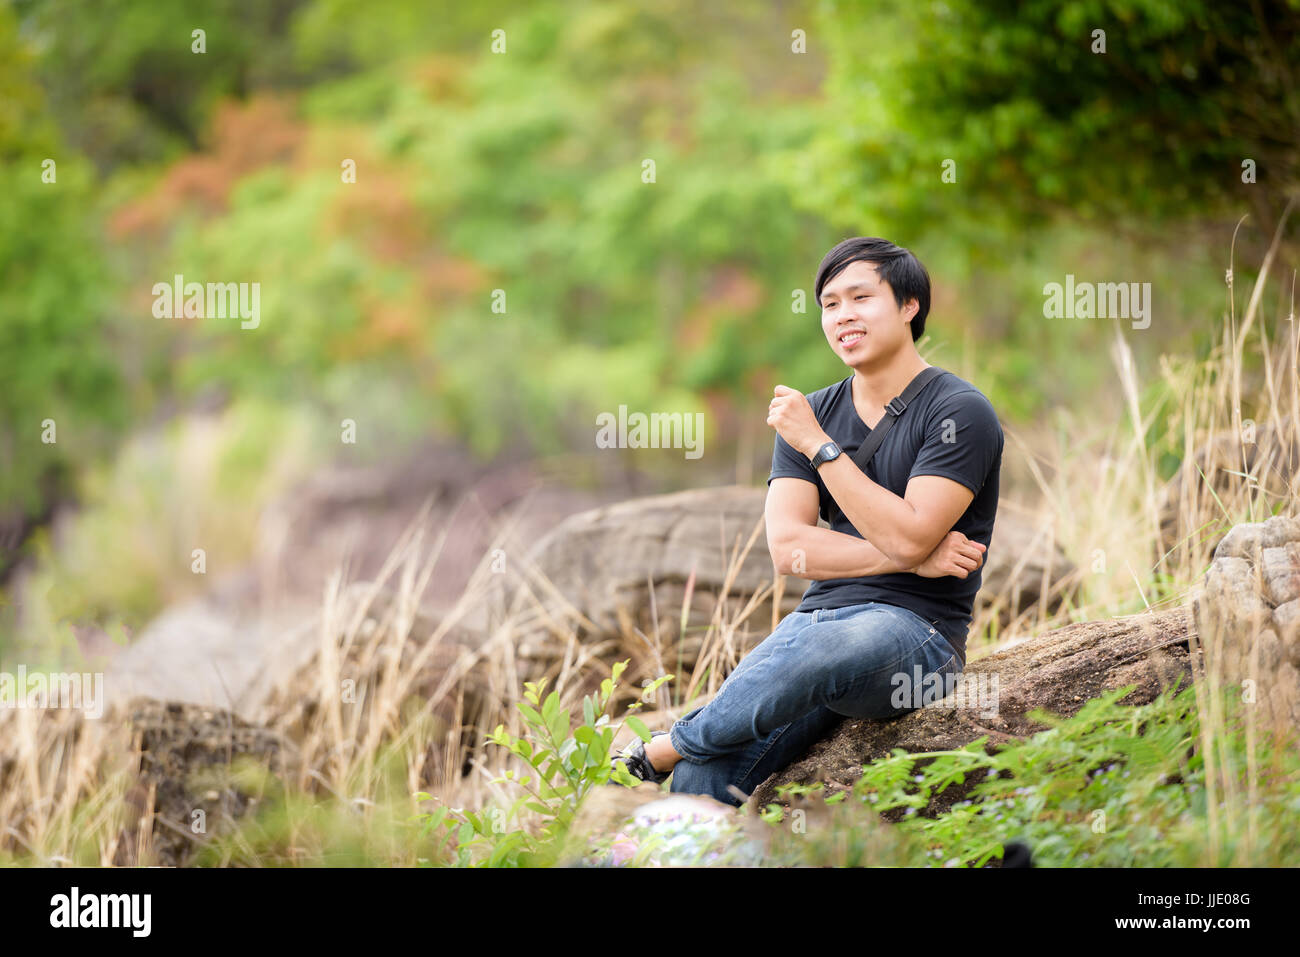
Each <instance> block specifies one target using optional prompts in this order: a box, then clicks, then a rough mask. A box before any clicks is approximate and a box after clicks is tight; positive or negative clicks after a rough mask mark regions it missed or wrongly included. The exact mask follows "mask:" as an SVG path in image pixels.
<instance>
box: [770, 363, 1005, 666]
mask: <svg viewBox="0 0 1300 957" xmlns="http://www.w3.org/2000/svg"><path fill="white" fill-rule="evenodd" d="M852 382H853V376H852V375H850V376H849V377H848V378H846V379H844V380H843V381H841V382H837V383H835V384H834V385H830V386H827V387H826V388H824V389H818V390H817V391H816V392H813V393H810V394H809V395H808V403H809V405H811V406H812V410H813V413H814V414H815V415H816V416H817V421H818V422H819V423H820V424H821V427H822V428H823V429H824V430H825V431H826V434H827V435H829V436H830V437H831V438H832V439H833V440H834V441H835V442H836V444H838V445H839V447H840V448H841V449H842V450H843V451H844V454H846V455H849V456H852V454H853V453H854V452H856V451H857V450H858V448H859V447H860V446H861V445H862V443H863V442H864V441H865V440H866V438H867V436H868V435H869V434H870V432H871V430H870V429H868V428H867V424H866V423H865V422H863V421H862V416H860V415H858V410H857V408H856V407H855V406H854V405H853V388H852ZM882 412H883V410H882ZM881 421H884V420H883V418H882V420H881ZM1002 445H1003V436H1002V426H1001V424H1000V423H999V422H998V417H997V413H995V412H994V411H993V406H992V405H991V404H990V403H989V400H988V399H987V398H985V397H984V394H983V393H981V392H980V391H979V390H978V389H976V388H975V387H974V386H973V385H971V384H970V383H969V382H967V381H966V380H965V379H962V378H961V377H959V376H957V375H954V374H953V373H951V372H947V371H945V372H943V373H942V374H941V375H937V376H935V377H934V378H933V379H931V380H930V381H929V382H928V383H926V385H925V388H924V389H922V390H921V392H920V394H919V395H917V397H916V398H915V399H914V400H913V401H912V402H911V403H910V404H909V405H908V406H907V409H906V410H905V411H904V412H903V414H902V415H901V416H900V417H899V419H898V421H897V422H895V423H894V425H893V427H892V428H891V429H890V430H889V432H888V433H887V434H886V435H885V440H884V441H883V442H882V443H881V444H880V447H879V448H878V449H876V454H875V455H873V456H872V457H871V461H870V462H868V463H867V468H866V474H867V477H868V478H869V479H871V480H872V481H873V482H875V483H877V484H878V485H881V486H883V487H884V488H887V489H888V490H889V491H891V492H893V493H894V494H895V495H897V496H899V497H900V498H901V497H902V496H903V495H904V493H905V492H906V491H907V482H908V480H909V479H910V478H911V477H912V476H914V475H942V476H944V477H945V478H950V479H952V480H953V481H956V482H960V483H961V484H962V485H964V486H966V487H967V488H968V489H970V490H971V491H972V492H974V493H975V498H974V499H973V500H972V501H971V503H970V506H969V507H968V508H967V509H966V511H965V512H963V513H962V516H961V518H959V519H957V524H956V525H954V526H953V528H955V529H956V530H957V531H959V532H961V533H963V534H964V535H966V537H967V538H970V539H972V540H974V541H977V542H981V543H983V545H984V546H985V552H984V564H983V565H981V566H980V568H979V569H978V570H977V571H975V572H973V573H972V574H970V575H967V576H966V577H965V578H957V577H955V576H945V577H943V578H923V577H921V576H920V575H916V574H913V573H911V572H894V573H891V574H886V575H866V576H863V577H861V578H833V579H826V580H824V581H814V582H813V583H812V584H811V585H810V586H809V587H808V590H807V591H805V592H804V595H803V601H802V602H801V603H800V604H799V607H798V608H797V609H796V610H797V611H803V612H808V611H812V610H813V609H815V608H843V607H844V606H846V605H858V604H862V603H864V602H868V601H879V602H884V603H886V604H890V605H901V606H902V607H904V608H907V609H910V610H911V611H914V612H916V613H917V614H918V615H920V616H921V617H922V618H924V619H925V620H926V621H928V622H929V623H930V624H932V625H933V626H934V627H935V628H937V629H938V630H939V632H940V633H941V634H942V635H943V636H944V637H945V638H947V639H948V642H949V643H950V644H951V645H952V646H953V648H955V649H956V650H957V653H958V656H959V657H960V658H961V660H962V662H963V664H964V663H965V661H966V632H967V629H968V628H969V627H970V621H971V609H972V607H973V606H974V602H975V593H976V592H978V591H979V588H980V582H981V579H982V578H983V572H984V569H985V568H986V567H987V565H988V548H989V545H990V540H991V539H992V537H993V518H994V515H995V514H996V513H997V508H998V474H999V472H1000V471H1001V468H1002ZM782 476H789V477H792V478H801V479H805V480H806V481H809V482H812V483H813V484H814V485H816V486H817V491H818V494H819V495H820V500H821V517H822V518H823V519H824V520H829V519H828V506H829V505H830V503H831V502H832V498H831V495H830V493H829V492H827V491H826V486H825V485H824V484H823V483H822V480H821V477H820V476H819V475H818V474H817V471H816V470H815V469H814V468H813V467H812V466H811V465H809V464H808V459H807V458H805V457H804V456H803V455H802V454H801V453H799V452H797V451H796V450H795V449H794V448H792V447H791V446H790V444H789V443H788V442H786V441H785V439H783V438H781V436H780V435H778V436H777V437H776V447H775V449H774V450H773V453H772V475H771V477H769V478H768V480H767V482H768V484H769V485H771V484H772V479H774V478H780V477H782ZM831 528H832V529H833V530H835V531H837V532H843V533H845V534H847V535H853V536H855V537H857V538H862V537H863V536H862V535H860V534H858V530H857V529H856V528H854V527H853V525H852V524H851V523H850V522H849V520H848V518H847V517H845V515H844V513H843V511H842V510H838V509H837V517H836V519H835V521H834V523H832V525H831Z"/></svg>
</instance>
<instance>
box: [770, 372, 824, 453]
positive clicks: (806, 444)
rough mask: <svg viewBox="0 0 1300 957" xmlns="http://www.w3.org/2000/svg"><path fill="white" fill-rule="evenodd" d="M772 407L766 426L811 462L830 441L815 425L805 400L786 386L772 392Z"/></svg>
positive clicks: (814, 417) (817, 425)
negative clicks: (818, 451) (774, 430)
mask: <svg viewBox="0 0 1300 957" xmlns="http://www.w3.org/2000/svg"><path fill="white" fill-rule="evenodd" d="M772 395H773V399H772V404H771V405H769V406H768V407H767V424H768V425H770V426H771V427H772V428H774V429H776V431H777V434H778V435H780V436H781V438H783V439H785V440H786V442H788V443H789V444H790V447H791V448H793V449H794V450H795V451H797V452H801V453H803V456H804V457H805V458H809V459H810V458H812V457H813V456H814V455H816V454H817V450H818V449H820V448H821V447H822V446H823V445H825V444H826V443H827V442H829V441H830V440H831V437H830V436H829V435H827V434H826V431H825V430H824V429H823V428H822V427H821V425H820V424H818V422H817V416H815V415H814V414H813V410H812V406H811V405H809V404H808V399H807V397H806V396H805V395H804V394H803V393H802V392H799V391H797V390H795V389H791V388H789V387H788V386H783V385H779V386H777V387H776V388H775V389H773V390H772Z"/></svg>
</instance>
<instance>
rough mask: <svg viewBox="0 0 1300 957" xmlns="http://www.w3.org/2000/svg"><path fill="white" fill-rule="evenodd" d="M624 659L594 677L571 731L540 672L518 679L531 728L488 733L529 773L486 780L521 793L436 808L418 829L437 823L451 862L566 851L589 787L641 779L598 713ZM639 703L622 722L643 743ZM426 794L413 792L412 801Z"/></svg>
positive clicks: (542, 862)
mask: <svg viewBox="0 0 1300 957" xmlns="http://www.w3.org/2000/svg"><path fill="white" fill-rule="evenodd" d="M627 665H628V661H620V662H616V663H615V664H614V666H613V671H612V674H611V677H609V678H605V679H604V680H602V681H601V683H600V690H599V692H598V693H597V694H595V695H584V696H583V699H582V720H581V722H579V723H578V724H576V725H574V726H573V728H572V729H570V720H571V719H570V714H569V709H567V708H562V707H560V696H559V693H558V692H555V691H552V692H551V693H550V694H548V695H546V697H545V698H543V697H542V694H543V693H544V692H545V689H546V679H545V678H543V679H542V680H541V681H539V682H532V681H527V682H524V688H525V692H524V698H525V699H526V700H525V701H521V702H518V704H517V707H518V708H519V712H520V714H521V715H522V716H523V720H524V724H525V725H526V726H527V727H528V728H529V729H530V730H528V731H527V732H525V734H524V736H523V737H515V736H514V735H511V734H509V733H507V732H506V730H505V728H504V726H503V725H498V726H497V727H496V728H495V729H494V730H493V731H492V733H491V734H490V735H488V738H487V740H488V741H490V742H491V743H493V744H496V745H499V746H501V747H503V748H505V749H507V750H508V751H509V752H510V753H511V754H513V755H515V756H516V757H518V758H519V759H521V760H522V761H525V762H526V763H527V764H528V766H529V767H530V768H532V770H533V772H534V773H529V774H524V775H523V776H518V775H516V774H515V772H514V771H513V770H507V771H506V772H505V774H504V775H502V776H501V777H498V778H495V779H493V783H509V784H512V785H514V786H516V787H518V788H519V789H520V790H521V791H522V792H523V793H522V794H520V796H519V797H518V798H517V799H516V800H514V801H513V802H512V803H511V804H510V805H509V806H508V807H505V808H500V807H488V808H485V809H483V810H480V811H467V810H460V809H447V808H438V809H436V810H434V811H432V812H430V813H428V814H424V815H420V817H419V819H420V820H421V822H422V823H421V832H420V833H421V834H422V835H423V834H428V833H432V832H436V831H438V829H442V833H443V841H444V842H451V843H452V844H454V847H455V855H456V862H457V863H458V864H459V865H461V866H487V867H538V866H550V865H553V864H555V863H557V861H558V860H559V858H560V856H561V855H562V854H563V853H564V851H565V847H564V839H565V837H566V835H567V834H568V830H569V827H570V825H571V824H572V823H573V819H574V816H575V814H576V813H577V811H578V808H579V806H580V805H581V803H582V799H583V798H584V797H585V796H586V795H587V794H588V793H589V792H590V791H591V789H592V788H594V787H600V786H602V785H604V784H606V783H608V782H609V780H610V779H611V777H612V778H613V779H614V780H615V781H616V782H618V783H620V784H624V785H627V786H635V785H637V784H639V783H640V782H639V781H638V780H637V779H636V778H634V777H632V775H631V774H629V773H628V771H627V769H626V768H625V767H624V766H623V764H622V763H621V762H616V761H614V760H613V754H612V753H611V749H612V746H613V742H614V738H615V736H616V735H617V733H618V731H619V728H616V727H613V726H612V725H611V723H610V717H609V715H607V714H606V713H605V711H606V709H607V708H608V707H609V702H610V700H611V698H612V697H613V694H614V690H615V688H616V687H617V684H618V679H619V676H620V675H622V673H623V671H624V670H625V669H626V668H627ZM672 677H673V676H672V675H664V676H663V677H661V678H657V679H655V680H654V681H653V682H651V684H650V685H649V686H648V687H647V688H646V689H645V690H644V691H643V692H642V697H643V699H644V698H649V697H650V696H651V695H652V694H653V693H654V692H655V691H656V690H657V689H658V688H659V686H660V685H662V684H663V683H664V682H666V681H669V680H671V678H672ZM640 707H641V701H636V702H634V703H633V704H631V705H630V706H629V707H628V714H627V716H626V717H625V719H624V723H625V724H626V725H627V726H628V727H629V728H631V729H632V730H633V731H634V732H636V734H637V736H638V737H639V738H641V740H642V741H649V740H650V732H649V730H648V729H647V728H646V726H645V723H644V722H643V721H641V719H640V718H638V717H636V715H635V714H634V713H633V712H635V711H636V710H639V709H640ZM428 797H429V796H428V795H427V794H423V793H421V794H418V795H416V798H417V800H423V799H427V798H428ZM524 812H530V813H528V814H525V813H524ZM525 819H527V821H528V822H527V823H525ZM512 825H513V826H512ZM439 846H441V845H439Z"/></svg>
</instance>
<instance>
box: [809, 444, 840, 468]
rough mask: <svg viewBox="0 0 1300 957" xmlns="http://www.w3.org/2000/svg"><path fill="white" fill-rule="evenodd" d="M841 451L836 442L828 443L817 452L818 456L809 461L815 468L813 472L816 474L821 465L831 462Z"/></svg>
mask: <svg viewBox="0 0 1300 957" xmlns="http://www.w3.org/2000/svg"><path fill="white" fill-rule="evenodd" d="M840 451H841V449H840V447H839V446H838V445H836V444H835V443H834V442H827V443H826V444H825V445H823V446H822V447H821V448H820V449H818V450H817V454H816V455H814V456H813V457H812V458H810V459H809V460H808V464H809V465H811V466H812V467H813V471H814V472H815V471H817V466H819V465H821V464H822V463H823V462H829V461H830V460H831V459H833V458H835V457H836V456H838V455H839V454H840Z"/></svg>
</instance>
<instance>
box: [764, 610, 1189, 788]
mask: <svg viewBox="0 0 1300 957" xmlns="http://www.w3.org/2000/svg"><path fill="white" fill-rule="evenodd" d="M1192 623H1193V622H1192V615H1191V610H1190V609H1189V608H1188V607H1187V606H1182V607H1178V608H1173V609H1170V610H1166V611H1151V612H1145V613H1142V614H1139V615H1131V616H1128V617H1124V618H1116V619H1114V620H1112V621H1094V622H1080V623H1077V624H1072V625H1067V626H1065V627H1064V628H1058V629H1056V630H1054V631H1050V632H1047V633H1046V634H1043V635H1039V636H1038V637H1036V638H1032V639H1029V640H1028V641H1024V642H1021V643H1019V644H1017V645H1015V646H1014V647H1012V648H1008V649H1005V650H1003V651H1000V652H998V653H996V654H993V655H990V656H988V657H985V658H980V659H978V660H976V661H973V662H972V663H971V664H970V666H969V667H968V668H967V669H966V671H965V673H964V674H963V677H962V682H964V683H965V686H966V687H965V689H964V690H963V685H962V683H959V684H958V686H957V690H956V691H955V692H954V694H952V695H950V696H949V697H947V698H945V699H944V700H943V701H940V702H938V703H936V704H934V705H930V706H928V707H925V708H921V709H919V710H916V711H913V712H910V713H908V714H906V715H904V716H902V717H901V718H897V719H893V720H884V721H871V720H862V719H855V718H846V719H845V720H844V721H843V722H842V723H841V724H840V725H839V727H838V728H837V729H836V730H835V731H834V732H833V733H832V734H831V735H830V736H828V737H827V738H825V739H824V740H822V741H820V742H818V743H817V744H815V745H814V746H813V747H812V749H811V750H810V751H809V753H808V755H807V756H806V757H804V758H803V759H801V760H800V761H797V762H795V763H794V764H792V765H790V766H789V767H787V768H785V769H784V770H783V771H780V772H778V773H776V774H773V775H772V776H771V777H769V778H768V779H767V780H766V781H764V782H763V783H762V784H761V785H759V787H758V788H756V789H755V791H754V793H753V794H752V795H750V799H749V802H748V805H747V806H748V807H750V808H751V810H754V811H757V810H759V809H761V808H763V807H765V806H766V805H767V804H769V803H773V802H775V801H776V800H777V799H776V790H775V789H776V787H777V786H778V785H780V784H787V783H800V784H814V783H816V782H818V781H822V782H825V783H826V785H827V787H826V794H827V795H830V794H833V793H835V792H837V791H841V790H847V789H850V788H852V786H853V784H854V783H855V782H856V781H857V779H858V778H859V777H861V774H862V765H863V764H865V763H869V762H871V761H874V760H877V759H878V758H882V757H886V756H887V755H889V753H890V752H891V751H892V750H893V749H894V748H902V749H904V750H905V751H911V752H918V751H938V750H947V749H952V748H959V747H962V746H963V745H966V744H969V743H970V742H972V741H974V740H976V739H977V738H980V737H983V736H986V735H987V736H988V738H989V742H988V743H989V745H1000V744H1004V743H1006V742H1008V741H1013V740H1016V739H1020V738H1025V737H1028V736H1030V735H1032V734H1034V733H1035V732H1038V731H1042V730H1044V726H1043V725H1041V724H1038V723H1037V722H1034V721H1032V720H1031V719H1030V718H1028V717H1027V714H1028V712H1029V711H1031V710H1033V709H1035V708H1043V709H1045V710H1047V711H1050V712H1053V713H1055V714H1059V715H1066V716H1068V715H1072V714H1074V713H1076V712H1077V711H1078V710H1079V709H1080V708H1082V707H1083V705H1084V704H1085V703H1086V702H1087V701H1088V700H1089V699H1091V698H1095V697H1097V696H1098V695H1100V694H1102V693H1104V692H1106V691H1110V690H1113V689H1115V688H1120V687H1123V686H1125V685H1129V684H1136V685H1137V687H1136V688H1135V689H1134V690H1133V691H1132V692H1130V693H1129V695H1128V696H1127V697H1126V698H1125V699H1124V701H1123V703H1125V704H1134V705H1137V704H1145V703H1147V702H1149V701H1152V700H1154V699H1155V698H1156V697H1157V696H1158V695H1159V694H1160V692H1162V691H1163V690H1165V689H1166V688H1169V687H1170V686H1172V685H1173V683H1174V682H1175V680H1177V679H1178V678H1179V677H1182V679H1183V685H1184V686H1185V685H1186V684H1187V683H1188V680H1189V679H1190V677H1191V667H1190V656H1189V641H1190V639H1189V635H1190V634H1191V629H1192ZM981 691H982V692H983V693H984V694H983V695H982V696H979V695H977V693H978V692H981ZM990 702H992V703H993V705H994V707H993V708H988V707H986V706H987V705H988V704H989V703H990ZM958 705H962V706H958ZM967 790H968V787H949V788H947V789H946V790H945V791H944V792H943V793H942V794H940V795H937V796H936V798H935V802H934V803H932V805H931V808H930V810H929V811H927V812H926V813H932V812H933V813H937V812H939V811H942V810H946V809H947V808H949V807H951V806H952V805H953V804H954V803H955V802H956V801H958V800H961V798H962V797H963V796H964V795H965V793H966V791H967Z"/></svg>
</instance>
